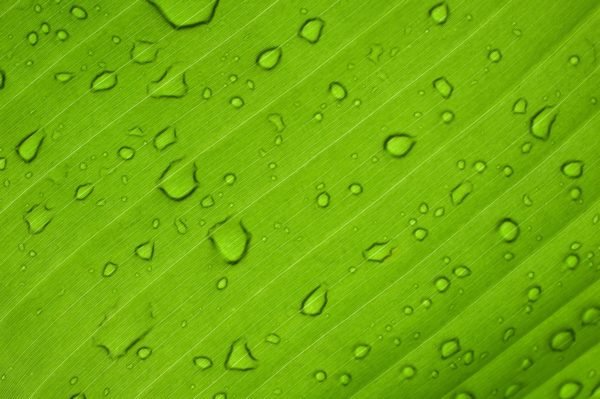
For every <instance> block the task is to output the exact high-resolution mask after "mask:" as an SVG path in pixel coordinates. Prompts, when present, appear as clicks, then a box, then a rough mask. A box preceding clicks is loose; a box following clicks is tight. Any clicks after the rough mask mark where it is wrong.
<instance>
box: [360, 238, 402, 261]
mask: <svg viewBox="0 0 600 399" xmlns="http://www.w3.org/2000/svg"><path fill="white" fill-rule="evenodd" d="M393 250H394V247H393V246H392V244H390V242H389V241H383V242H374V243H373V244H371V245H370V246H369V247H368V248H367V249H365V250H364V251H363V258H364V259H365V260H366V261H368V262H375V263H383V262H384V261H385V260H386V259H387V258H389V257H390V256H392V252H393Z"/></svg>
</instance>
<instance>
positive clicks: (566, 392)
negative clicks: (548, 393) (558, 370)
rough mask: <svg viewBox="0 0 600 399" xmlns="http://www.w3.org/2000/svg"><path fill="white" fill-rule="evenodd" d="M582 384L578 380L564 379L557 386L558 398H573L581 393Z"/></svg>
mask: <svg viewBox="0 0 600 399" xmlns="http://www.w3.org/2000/svg"><path fill="white" fill-rule="evenodd" d="M582 389H583V385H582V384H581V383H580V382H579V381H575V380H572V381H565V382H563V383H562V384H561V385H560V388H558V397H559V398H560V399H575V398H576V397H577V395H579V394H580V393H581V390H582Z"/></svg>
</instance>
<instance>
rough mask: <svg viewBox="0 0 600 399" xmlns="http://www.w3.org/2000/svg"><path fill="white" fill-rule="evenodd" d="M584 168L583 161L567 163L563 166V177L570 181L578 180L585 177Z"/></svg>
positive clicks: (561, 168)
mask: <svg viewBox="0 0 600 399" xmlns="http://www.w3.org/2000/svg"><path fill="white" fill-rule="evenodd" d="M583 167H584V163H583V161H578V160H575V161H567V162H565V163H563V164H562V166H561V167H560V170H561V172H562V173H563V175H565V176H566V177H568V178H569V179H577V178H579V177H581V176H582V175H583Z"/></svg>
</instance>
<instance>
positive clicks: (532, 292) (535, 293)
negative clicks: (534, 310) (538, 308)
mask: <svg viewBox="0 0 600 399" xmlns="http://www.w3.org/2000/svg"><path fill="white" fill-rule="evenodd" d="M540 296H542V287H540V286H539V285H534V286H531V287H529V289H528V290H527V299H528V300H529V301H530V302H536V301H537V300H538V299H540Z"/></svg>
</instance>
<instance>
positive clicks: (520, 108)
mask: <svg viewBox="0 0 600 399" xmlns="http://www.w3.org/2000/svg"><path fill="white" fill-rule="evenodd" d="M512 112H513V114H524V113H526V112H527V100H526V99H525V98H524V97H521V98H519V99H517V101H515V103H514V104H513V107H512Z"/></svg>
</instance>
